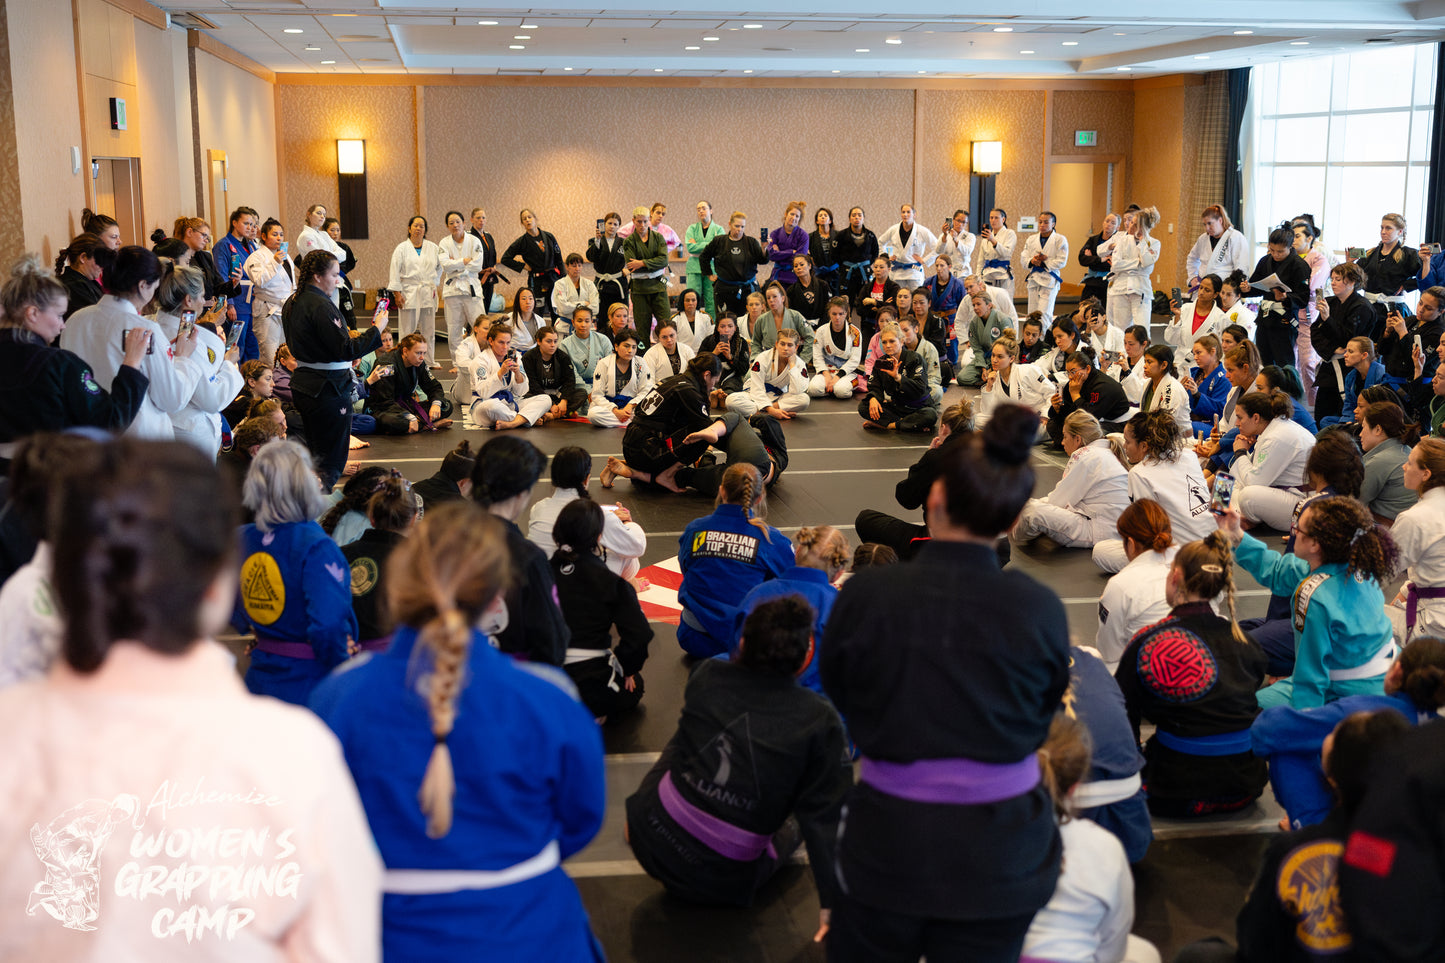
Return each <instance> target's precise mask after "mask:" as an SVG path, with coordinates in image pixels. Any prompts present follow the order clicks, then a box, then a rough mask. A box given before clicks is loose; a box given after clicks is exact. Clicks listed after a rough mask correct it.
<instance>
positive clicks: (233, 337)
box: [226, 321, 244, 351]
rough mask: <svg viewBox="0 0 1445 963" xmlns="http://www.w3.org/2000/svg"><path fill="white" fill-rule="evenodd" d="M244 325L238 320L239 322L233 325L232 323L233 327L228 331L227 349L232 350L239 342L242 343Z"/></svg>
mask: <svg viewBox="0 0 1445 963" xmlns="http://www.w3.org/2000/svg"><path fill="white" fill-rule="evenodd" d="M243 327H244V325H243V324H241V322H240V321H237V322H235V323H234V324H232V325H231V329H230V330H229V331H227V332H226V350H227V351H230V350H231V349H232V348H234V347H235V346H236V345H238V344H240V343H241V328H243Z"/></svg>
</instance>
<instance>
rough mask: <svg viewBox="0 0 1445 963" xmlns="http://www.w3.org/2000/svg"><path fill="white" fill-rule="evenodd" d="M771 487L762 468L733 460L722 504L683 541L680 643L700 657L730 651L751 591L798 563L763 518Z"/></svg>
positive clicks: (781, 536) (688, 531)
mask: <svg viewBox="0 0 1445 963" xmlns="http://www.w3.org/2000/svg"><path fill="white" fill-rule="evenodd" d="M766 512H767V489H766V488H765V487H764V486H763V477H762V475H761V474H760V473H759V472H758V469H757V468H756V467H755V466H753V465H751V464H746V463H740V464H734V465H732V466H730V467H729V468H728V470H727V471H726V472H724V473H723V477H722V484H721V485H719V486H718V491H717V508H716V510H715V511H713V513H712V514H711V515H704V516H703V517H702V518H699V519H695V520H694V521H693V522H691V523H690V524H689V525H688V526H687V528H685V529H683V532H682V538H680V539H678V552H677V562H678V565H679V567H680V568H681V569H682V585H681V586H680V587H679V588H678V590H677V600H678V602H680V603H681V604H682V619H681V621H680V622H679V623H678V626H677V642H678V644H679V645H681V646H682V648H683V650H684V651H686V652H687V653H688V654H689V655H693V656H696V657H698V658H700V659H706V658H711V657H712V656H714V655H718V654H720V653H723V652H726V651H728V649H729V648H731V646H732V642H733V638H734V635H733V633H734V631H735V626H736V624H737V621H738V619H739V618H741V616H742V615H743V613H744V612H745V611H746V610H745V609H743V608H742V607H741V606H742V600H743V596H745V595H746V594H747V593H748V591H749V590H750V589H752V588H753V587H754V586H757V585H759V584H761V583H762V582H765V581H767V580H768V579H771V578H777V577H778V576H780V575H782V574H783V572H785V571H787V570H788V569H790V568H792V567H793V545H792V543H791V542H789V541H788V539H787V536H785V535H784V534H783V533H782V532H780V531H778V530H777V529H776V528H773V527H772V526H771V525H769V524H768V523H767V522H765V521H763V515H764V514H765V513H766Z"/></svg>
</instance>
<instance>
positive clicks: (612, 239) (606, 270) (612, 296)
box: [587, 212, 627, 318]
mask: <svg viewBox="0 0 1445 963" xmlns="http://www.w3.org/2000/svg"><path fill="white" fill-rule="evenodd" d="M621 224H622V215H621V214H618V213H616V212H609V213H608V214H607V215H606V216H605V217H602V218H598V225H597V233H596V235H595V236H594V237H593V238H592V240H590V241H588V242H587V260H588V262H589V263H590V264H591V265H592V268H593V271H594V273H595V275H596V284H597V297H598V302H597V303H598V308H597V317H599V318H606V317H608V316H609V315H610V313H611V311H612V306H613V305H614V304H626V303H627V256H626V255H625V254H623V253H622V238H621V237H619V236H618V233H617V232H618V228H619V227H620V226H621Z"/></svg>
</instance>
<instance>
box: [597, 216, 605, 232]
mask: <svg viewBox="0 0 1445 963" xmlns="http://www.w3.org/2000/svg"><path fill="white" fill-rule="evenodd" d="M604 223H606V222H605V221H603V220H602V218H600V217H599V218H598V219H597V233H598V234H601V233H602V225H603V224H604Z"/></svg>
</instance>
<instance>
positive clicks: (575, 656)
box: [562, 649, 612, 665]
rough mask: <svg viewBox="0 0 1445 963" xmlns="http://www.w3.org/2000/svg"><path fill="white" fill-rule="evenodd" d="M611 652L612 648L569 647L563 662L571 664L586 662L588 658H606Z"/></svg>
mask: <svg viewBox="0 0 1445 963" xmlns="http://www.w3.org/2000/svg"><path fill="white" fill-rule="evenodd" d="M611 654H612V650H611V649H568V650H567V654H566V655H565V656H564V657H563V660H562V664H563V665H571V664H572V663H574V662H586V661H587V660H588V659H605V658H606V657H607V656H609V655H611Z"/></svg>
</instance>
